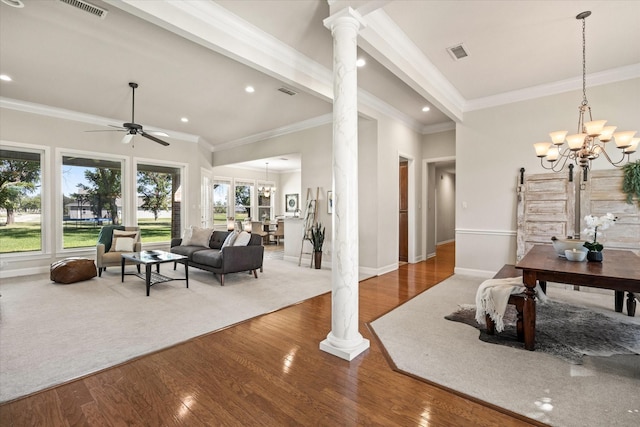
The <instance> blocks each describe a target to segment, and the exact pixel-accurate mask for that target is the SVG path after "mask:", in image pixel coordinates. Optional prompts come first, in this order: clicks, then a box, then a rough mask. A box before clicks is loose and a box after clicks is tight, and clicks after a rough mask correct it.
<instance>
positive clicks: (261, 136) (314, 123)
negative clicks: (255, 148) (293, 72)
mask: <svg viewBox="0 0 640 427" xmlns="http://www.w3.org/2000/svg"><path fill="white" fill-rule="evenodd" d="M332 121H333V114H332V113H329V114H324V115H322V116H318V117H314V118H311V119H308V120H303V121H301V122H298V123H293V124H291V125H287V126H283V127H280V128H276V129H271V130H268V131H265V132H260V133H257V134H254V135H249V136H247V137H244V138H240V139H236V140H233V141H229V142H226V143H224V144H218V145H216V146H215V148H214V149H213V151H214V152H215V151H224V150H228V149H230V148H236V147H240V146H242V145H248V144H253V143H254V142H259V141H264V140H265V139H269V138H275V137H278V136H282V135H287V134H289V133H293V132H299V131H303V130H306V129H311V128H315V127H318V126H322V125H326V124H328V123H331V122H332Z"/></svg>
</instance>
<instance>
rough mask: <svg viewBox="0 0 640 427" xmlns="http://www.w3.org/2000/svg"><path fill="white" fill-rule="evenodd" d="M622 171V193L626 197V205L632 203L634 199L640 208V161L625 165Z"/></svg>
mask: <svg viewBox="0 0 640 427" xmlns="http://www.w3.org/2000/svg"><path fill="white" fill-rule="evenodd" d="M622 170H623V171H624V179H623V181H622V191H623V192H624V193H625V194H626V195H627V203H629V204H631V203H633V198H634V197H635V198H636V200H637V201H638V205H639V206H640V160H636V161H635V162H633V163H627V164H626V165H624V166H623V167H622Z"/></svg>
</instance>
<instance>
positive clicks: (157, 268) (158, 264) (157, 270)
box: [156, 263, 160, 274]
mask: <svg viewBox="0 0 640 427" xmlns="http://www.w3.org/2000/svg"><path fill="white" fill-rule="evenodd" d="M156 273H158V274H160V263H157V264H156Z"/></svg>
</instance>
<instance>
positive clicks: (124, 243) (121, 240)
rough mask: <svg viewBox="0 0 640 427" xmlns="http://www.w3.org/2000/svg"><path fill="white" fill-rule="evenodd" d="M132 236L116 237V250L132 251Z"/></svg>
mask: <svg viewBox="0 0 640 427" xmlns="http://www.w3.org/2000/svg"><path fill="white" fill-rule="evenodd" d="M133 242H134V240H133V238H131V237H118V238H117V239H116V245H115V248H116V252H133Z"/></svg>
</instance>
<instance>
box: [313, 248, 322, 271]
mask: <svg viewBox="0 0 640 427" xmlns="http://www.w3.org/2000/svg"><path fill="white" fill-rule="evenodd" d="M313 264H314V265H315V267H316V270H319V269H320V268H322V252H321V251H318V252H314V253H313Z"/></svg>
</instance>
